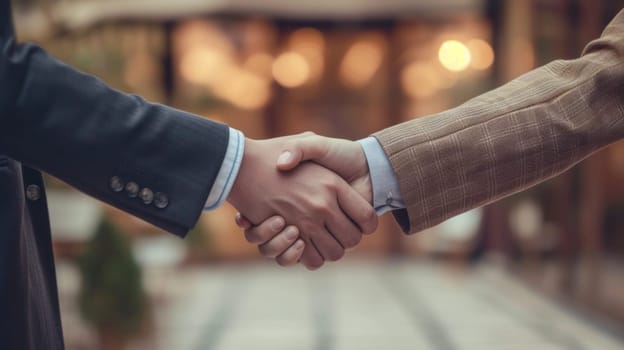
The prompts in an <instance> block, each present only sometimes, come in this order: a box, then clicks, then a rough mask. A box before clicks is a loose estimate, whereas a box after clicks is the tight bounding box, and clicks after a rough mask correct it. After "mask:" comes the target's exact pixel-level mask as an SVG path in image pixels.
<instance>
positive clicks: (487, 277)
mask: <svg viewBox="0 0 624 350" xmlns="http://www.w3.org/2000/svg"><path fill="white" fill-rule="evenodd" d="M146 278H147V282H148V285H149V288H150V290H152V293H153V294H154V296H155V298H156V301H157V303H158V305H159V307H158V308H157V309H156V331H155V332H154V334H153V336H152V337H150V338H151V340H150V341H148V342H146V344H143V345H136V348H140V349H142V348H149V349H176V350H200V349H201V350H203V349H207V350H209V349H218V350H244V349H267V350H268V349H270V350H278V349H297V350H351V349H353V350H367V349H371V350H380V349H392V350H401V349H423V350H427V349H432V350H455V349H457V350H472V349H475V350H477V349H478V350H488V349H496V350H505V349H507V350H516V349H518V350H529V349H537V350H551V349H552V350H555V349H556V350H559V349H561V350H567V349H569V350H583V349H587V350H594V349H596V350H611V349H624V342H622V337H620V336H619V335H617V334H614V331H613V330H612V329H610V330H608V329H607V328H605V327H603V326H602V325H597V324H595V323H591V322H589V320H588V319H587V318H584V317H583V316H580V314H579V313H577V312H574V311H571V310H568V309H565V308H564V307H563V306H561V305H560V304H558V303H556V302H553V301H550V300H547V299H546V298H544V297H542V296H540V295H538V294H535V293H534V292H532V291H530V290H529V289H527V288H526V287H525V286H524V285H523V284H522V283H519V282H517V281H515V280H514V279H513V278H510V277H508V276H506V275H505V274H504V273H503V272H502V271H501V270H499V269H497V268H494V267H490V266H489V265H482V266H480V267H477V268H474V269H469V270H467V271H465V272H461V271H458V270H453V269H450V268H448V267H444V266H441V265H434V264H431V263H423V262H405V263H394V264H391V263H382V262H379V261H369V262H357V261H355V262H345V263H337V264H332V265H330V266H327V267H325V268H323V269H322V270H320V271H317V272H307V271H305V270H303V269H299V268H294V269H283V268H279V267H277V266H273V265H268V264H266V265H265V264H261V265H255V266H253V265H240V266H229V267H212V268H194V269H185V270H178V271H176V272H171V271H165V270H161V271H148V273H147V275H146ZM64 318H67V316H66V315H65V316H64ZM70 318H71V317H70ZM66 328H67V327H66Z"/></svg>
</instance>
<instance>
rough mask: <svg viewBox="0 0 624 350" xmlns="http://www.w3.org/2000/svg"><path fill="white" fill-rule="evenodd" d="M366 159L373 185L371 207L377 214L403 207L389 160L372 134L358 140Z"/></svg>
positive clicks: (397, 183) (397, 182)
mask: <svg viewBox="0 0 624 350" xmlns="http://www.w3.org/2000/svg"><path fill="white" fill-rule="evenodd" d="M358 142H359V143H360V145H361V146H362V149H363V150H364V155H365V156H366V161H367V162H368V171H369V174H370V178H371V185H372V186H373V207H374V208H375V211H376V212H377V215H382V214H384V213H386V212H388V211H391V210H396V209H402V208H405V204H404V202H403V197H402V196H401V191H400V189H399V181H398V180H397V177H396V175H395V174H394V170H393V169H392V165H391V164H390V160H388V156H386V152H384V150H383V148H382V147H381V144H379V141H377V139H376V138H375V137H373V136H370V137H367V138H364V139H361V140H358Z"/></svg>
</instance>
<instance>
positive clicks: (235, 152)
mask: <svg viewBox="0 0 624 350" xmlns="http://www.w3.org/2000/svg"><path fill="white" fill-rule="evenodd" d="M244 153H245V136H244V135H243V133H242V132H240V131H239V130H236V129H233V128H230V138H229V142H228V147H227V150H226V151H225V157H224V158H223V163H221V168H220V169H219V173H218V174H217V178H216V180H215V182H214V184H213V185H212V189H211V190H210V194H208V199H207V200H206V205H205V206H204V210H213V209H216V208H218V207H219V206H221V204H223V202H225V200H226V199H227V197H228V195H229V194H230V191H231V190H232V185H234V181H235V180H236V176H237V175H238V170H239V169H240V165H241V162H242V161H243V154H244Z"/></svg>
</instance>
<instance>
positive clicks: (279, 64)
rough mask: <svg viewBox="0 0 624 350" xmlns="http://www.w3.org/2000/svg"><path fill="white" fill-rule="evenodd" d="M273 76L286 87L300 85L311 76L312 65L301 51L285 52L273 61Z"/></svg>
mask: <svg viewBox="0 0 624 350" xmlns="http://www.w3.org/2000/svg"><path fill="white" fill-rule="evenodd" d="M273 78H275V81H277V82H278V83H279V84H280V85H282V86H284V87H287V88H295V87H299V86H301V85H303V84H305V82H306V81H308V79H309V78H310V65H309V64H308V62H307V61H306V59H305V58H304V57H303V55H301V54H300V53H298V52H292V51H290V52H285V53H283V54H281V55H280V56H279V57H278V58H277V59H276V60H275V62H274V63H273Z"/></svg>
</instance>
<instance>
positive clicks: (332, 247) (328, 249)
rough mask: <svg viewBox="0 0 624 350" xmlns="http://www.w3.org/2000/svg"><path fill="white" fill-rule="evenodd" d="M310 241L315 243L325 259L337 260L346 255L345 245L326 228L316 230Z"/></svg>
mask: <svg viewBox="0 0 624 350" xmlns="http://www.w3.org/2000/svg"><path fill="white" fill-rule="evenodd" d="M310 241H311V242H312V243H313V244H314V246H315V247H316V249H317V250H318V252H319V253H320V254H321V256H322V257H323V259H324V260H327V261H336V260H340V258H342V257H343V256H344V247H343V246H342V245H341V244H340V242H338V240H337V239H336V238H335V237H334V236H333V235H332V234H331V233H330V232H329V231H328V230H327V229H325V228H323V229H321V230H318V231H316V234H314V235H311V236H310Z"/></svg>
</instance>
